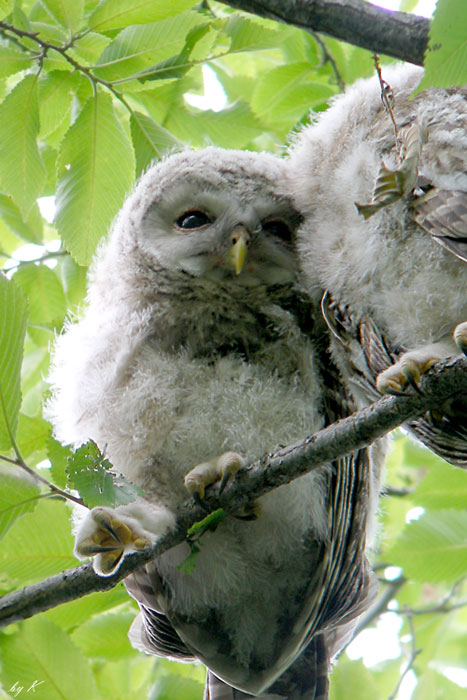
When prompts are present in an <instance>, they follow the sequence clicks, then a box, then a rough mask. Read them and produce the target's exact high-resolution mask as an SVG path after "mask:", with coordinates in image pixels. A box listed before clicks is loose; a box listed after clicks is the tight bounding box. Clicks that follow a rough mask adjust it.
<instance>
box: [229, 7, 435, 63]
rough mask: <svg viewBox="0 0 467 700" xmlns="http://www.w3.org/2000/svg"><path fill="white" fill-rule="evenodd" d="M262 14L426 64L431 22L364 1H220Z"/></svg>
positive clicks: (357, 44) (350, 42)
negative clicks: (424, 59) (425, 58)
mask: <svg viewBox="0 0 467 700" xmlns="http://www.w3.org/2000/svg"><path fill="white" fill-rule="evenodd" d="M219 1H220V2H222V3H223V4H225V5H230V7H235V8H236V9H238V10H245V11H246V12H251V13H253V14H256V15H259V16H260V17H268V18H269V19H275V20H276V21H278V22H285V23H286V24H293V25H295V26H296V27H300V28H301V29H306V30H309V31H314V32H320V33H323V34H328V35H329V36H332V37H334V38H336V39H340V40H341V41H346V42H348V43H349V44H353V45H354V46H360V47H361V48H363V49H368V50H369V51H373V52H376V53H383V54H386V55H387V56H393V57H394V58H399V59H402V60H403V61H408V62H409V63H416V64H417V65H420V66H421V65H423V57H424V55H425V51H426V48H427V46H428V30H429V27H430V21H429V20H428V19H426V18H425V17H419V16H417V15H410V14H407V13H405V12H391V11H390V10H383V9H382V8H380V7H375V6H374V5H371V4H370V3H368V2H364V1H363V0H289V1H288V2H284V1H283V0H219Z"/></svg>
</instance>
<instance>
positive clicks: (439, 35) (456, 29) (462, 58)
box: [415, 0, 467, 94]
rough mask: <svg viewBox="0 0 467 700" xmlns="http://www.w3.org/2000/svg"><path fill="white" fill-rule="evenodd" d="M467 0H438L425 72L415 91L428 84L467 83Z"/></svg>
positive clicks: (445, 85)
mask: <svg viewBox="0 0 467 700" xmlns="http://www.w3.org/2000/svg"><path fill="white" fill-rule="evenodd" d="M466 26H467V3H465V2H459V1H458V0H443V2H438V4H437V6H436V10H435V13H434V15H433V19H432V22H431V25H430V40H429V44H428V50H427V52H426V54H425V76H424V78H423V80H422V82H421V83H420V85H419V86H418V88H417V90H416V91H415V94H416V93H418V92H420V91H421V90H424V89H425V88H427V87H430V86H432V85H433V86H435V87H452V86H453V85H459V86H460V85H465V84H466V83H467V36H466V32H465V28H466Z"/></svg>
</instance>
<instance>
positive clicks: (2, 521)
mask: <svg viewBox="0 0 467 700" xmlns="http://www.w3.org/2000/svg"><path fill="white" fill-rule="evenodd" d="M38 494H39V489H38V487H37V485H36V484H35V483H34V481H33V479H31V477H26V475H25V474H22V473H21V471H20V469H19V468H16V469H15V470H14V469H13V467H11V466H9V467H7V468H6V465H3V466H0V539H1V538H2V537H3V536H4V535H5V534H6V532H7V531H8V530H9V528H10V527H11V526H12V525H13V523H14V522H15V520H16V519H17V518H19V517H20V516H21V515H24V513H28V512H29V511H31V510H33V509H34V506H35V504H36V497H37V495H38Z"/></svg>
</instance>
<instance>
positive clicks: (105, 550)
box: [74, 499, 175, 576]
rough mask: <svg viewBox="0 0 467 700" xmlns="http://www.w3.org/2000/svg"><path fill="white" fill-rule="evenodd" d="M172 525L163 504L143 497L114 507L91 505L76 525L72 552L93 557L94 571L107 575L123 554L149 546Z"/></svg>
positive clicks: (173, 523) (83, 557) (118, 562)
mask: <svg viewBox="0 0 467 700" xmlns="http://www.w3.org/2000/svg"><path fill="white" fill-rule="evenodd" d="M174 526H175V518H174V516H173V514H172V513H171V512H170V511H169V510H168V509H167V508H166V507H165V506H160V505H155V504H153V503H149V502H147V501H144V500H143V499H137V500H136V501H134V502H133V503H129V504H127V505H124V506H118V507H117V508H101V507H97V508H93V509H92V510H90V511H89V512H88V513H87V515H86V517H85V518H84V520H83V522H82V523H81V525H80V527H79V530H78V532H77V535H76V541H75V549H74V552H75V555H76V557H77V558H78V559H86V558H87V557H93V563H92V565H93V568H94V571H95V572H96V573H97V574H99V575H100V576H110V574H113V573H114V572H115V571H116V570H117V569H118V567H119V566H120V564H121V563H122V561H123V558H124V557H125V555H126V554H128V553H129V552H135V551H141V550H143V549H147V548H149V547H152V545H153V544H154V543H155V541H156V539H157V538H158V537H160V536H162V535H163V534H165V533H166V532H167V530H170V529H171V528H173V527H174Z"/></svg>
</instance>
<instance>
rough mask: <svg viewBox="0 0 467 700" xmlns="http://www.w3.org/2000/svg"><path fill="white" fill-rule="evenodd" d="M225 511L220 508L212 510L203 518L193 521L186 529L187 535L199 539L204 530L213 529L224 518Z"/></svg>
mask: <svg viewBox="0 0 467 700" xmlns="http://www.w3.org/2000/svg"><path fill="white" fill-rule="evenodd" d="M226 517H227V513H226V512H225V510H223V509H222V508H218V509H217V510H214V511H213V512H212V513H209V515H206V517H205V518H203V519H202V520H199V521H198V522H197V523H194V524H193V525H192V526H191V527H190V528H189V529H188V531H187V535H188V537H189V538H190V539H191V540H195V539H199V538H200V537H202V535H204V533H205V532H206V531H208V530H209V531H211V530H215V529H216V528H217V527H218V525H220V523H221V522H222V521H223V520H225V518H226Z"/></svg>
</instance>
